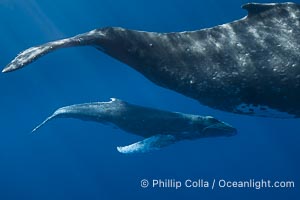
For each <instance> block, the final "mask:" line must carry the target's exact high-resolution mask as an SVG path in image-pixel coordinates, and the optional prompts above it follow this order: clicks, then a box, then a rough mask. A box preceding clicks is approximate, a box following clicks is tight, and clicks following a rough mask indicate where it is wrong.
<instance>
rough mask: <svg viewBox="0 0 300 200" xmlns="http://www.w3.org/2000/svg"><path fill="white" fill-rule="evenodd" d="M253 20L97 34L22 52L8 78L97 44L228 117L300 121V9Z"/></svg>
mask: <svg viewBox="0 0 300 200" xmlns="http://www.w3.org/2000/svg"><path fill="white" fill-rule="evenodd" d="M243 8H244V9H246V10H247V11H248V15H247V16H246V17H245V18H243V19H240V20H237V21H233V22H231V23H227V24H224V25H220V26H216V27H213V28H208V29H202V30H197V31H188V32H177V33H154V32H144V31H134V30H127V29H123V28H112V27H109V28H102V29H96V30H93V31H90V32H87V33H84V34H81V35H77V36H75V37H71V38H67V39H63V40H58V41H54V42H49V43H47V44H43V45H40V46H36V47H32V48H29V49H27V50H25V51H23V52H22V53H20V54H19V55H18V56H17V57H16V58H15V59H14V60H13V61H12V62H11V63H9V64H8V65H7V66H6V68H5V69H4V70H3V72H9V71H13V70H16V69H19V68H21V67H24V66H25V65H27V64H29V63H31V62H33V61H34V60H36V59H37V58H39V57H41V56H43V55H44V54H46V53H49V52H51V51H54V50H56V49H59V48H63V47H73V46H84V45H90V46H93V47H95V48H97V49H99V50H101V51H103V52H104V53H106V54H108V55H110V56H112V57H114V58H116V59H118V60H120V61H121V62H124V63H126V64H127V65H129V66H131V67H132V68H134V69H135V70H137V71H138V72H140V73H142V74H143V75H144V76H145V77H146V78H148V79H149V80H151V81H152V82H154V83H155V84H157V85H160V86H162V87H165V88H169V89H171V90H174V91H177V92H179V93H181V94H184V95H186V96H188V97H191V98H194V99H196V100H198V101H199V102H201V103H202V104H204V105H207V106H210V107H212V108H216V109H220V110H223V111H228V112H233V113H239V114H247V115H255V116H265V117H278V118H296V117H299V116H300V103H299V102H300V6H299V5H297V4H295V3H274V4H257V3H249V4H246V5H244V6H243Z"/></svg>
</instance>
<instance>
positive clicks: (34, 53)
mask: <svg viewBox="0 0 300 200" xmlns="http://www.w3.org/2000/svg"><path fill="white" fill-rule="evenodd" d="M91 32H92V31H91ZM100 36H101V35H100ZM90 37H91V34H90V32H88V33H84V34H80V35H77V36H74V37H70V38H65V39H61V40H56V41H52V42H48V43H45V44H42V45H39V46H35V47H31V48H28V49H26V50H24V51H22V52H21V53H19V54H18V55H17V57H15V58H14V59H13V60H12V61H11V62H10V63H9V64H8V65H6V67H5V68H4V69H3V70H2V73H6V72H11V71H15V70H18V69H20V68H23V67H25V66H26V65H28V64H30V63H32V62H34V61H35V60H37V59H38V58H40V57H42V56H44V55H46V54H48V53H50V52H53V51H55V50H57V49H60V48H67V47H74V46H84V45H90V43H89V42H90V41H91V40H90Z"/></svg>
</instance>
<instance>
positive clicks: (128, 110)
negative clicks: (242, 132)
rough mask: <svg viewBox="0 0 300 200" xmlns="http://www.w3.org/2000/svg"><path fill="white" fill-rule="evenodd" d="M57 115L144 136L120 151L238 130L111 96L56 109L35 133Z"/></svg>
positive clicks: (153, 147) (144, 149)
mask: <svg viewBox="0 0 300 200" xmlns="http://www.w3.org/2000/svg"><path fill="white" fill-rule="evenodd" d="M54 118H76V119H81V120H88V121H95V122H98V123H102V124H111V125H114V126H115V127H118V128H119V129H121V130H123V131H125V132H128V133H132V134H135V135H139V136H142V137H144V138H145V139H144V140H141V141H138V142H136V143H134V144H131V145H128V146H123V147H117V150H118V151H119V152H121V153H126V154H128V153H144V152H149V151H152V150H157V149H160V148H162V147H165V146H168V145H170V144H173V143H175V142H178V141H181V140H195V139H199V138H207V137H221V136H232V135H235V134H236V133H237V130H236V129H235V128H234V127H232V126H231V125H229V124H227V123H225V122H221V121H219V120H217V119H215V118H213V117H210V116H200V115H191V114H184V113H177V112H169V111H164V110H158V109H153V108H147V107H142V106H138V105H133V104H130V103H127V102H125V101H122V100H119V99H115V98H111V101H109V102H94V103H84V104H76V105H71V106H66V107H62V108H59V109H57V110H56V111H55V112H54V113H53V114H52V115H51V116H50V117H48V118H47V119H46V120H45V121H44V122H42V123H41V124H40V125H38V126H37V127H36V128H35V129H33V131H32V132H36V131H37V130H38V129H39V128H40V127H41V126H43V125H44V124H45V123H47V122H48V121H49V120H52V119H54Z"/></svg>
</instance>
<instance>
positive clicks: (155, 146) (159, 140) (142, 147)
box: [117, 135, 176, 154]
mask: <svg viewBox="0 0 300 200" xmlns="http://www.w3.org/2000/svg"><path fill="white" fill-rule="evenodd" d="M174 142H176V138H175V137H174V136H173V135H154V136H152V137H149V138H146V139H144V140H141V141H139V142H136V143H133V144H130V145H128V146H123V147H117V150H118V151H119V152H120V153H124V154H131V153H146V152H150V151H154V150H159V149H160V148H162V147H165V146H168V145H170V144H173V143H174Z"/></svg>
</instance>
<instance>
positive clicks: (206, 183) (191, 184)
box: [141, 179, 295, 190]
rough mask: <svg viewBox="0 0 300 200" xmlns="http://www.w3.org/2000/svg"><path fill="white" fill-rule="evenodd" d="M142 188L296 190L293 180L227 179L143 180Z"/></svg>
mask: <svg viewBox="0 0 300 200" xmlns="http://www.w3.org/2000/svg"><path fill="white" fill-rule="evenodd" d="M141 187H142V188H171V189H181V188H203V189H205V188H208V189H212V190H213V189H223V188H224V189H225V188H233V189H234V188H253V189H256V190H260V189H263V188H294V187H295V182H294V181H292V180H285V181H282V180H281V181H272V180H268V179H260V180H256V179H249V180H226V179H212V180H204V179H186V180H176V179H143V180H141Z"/></svg>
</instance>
